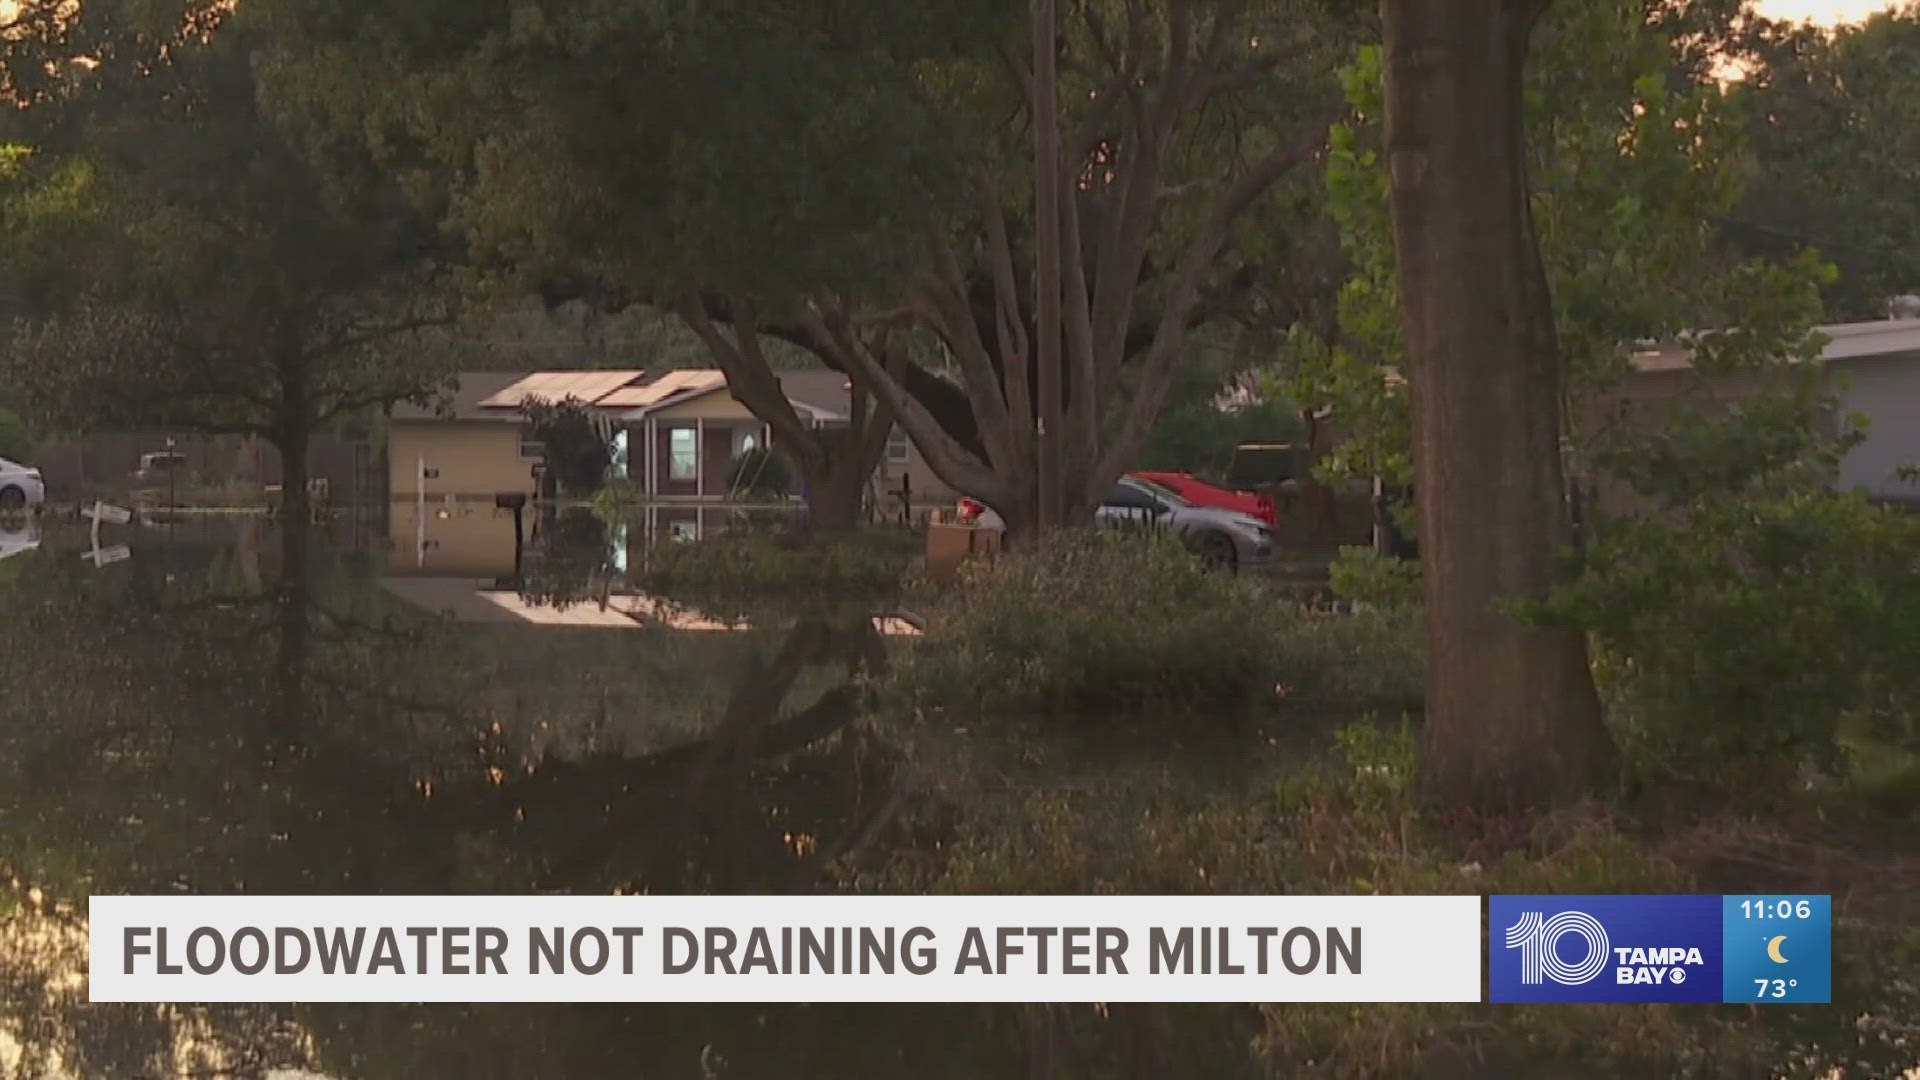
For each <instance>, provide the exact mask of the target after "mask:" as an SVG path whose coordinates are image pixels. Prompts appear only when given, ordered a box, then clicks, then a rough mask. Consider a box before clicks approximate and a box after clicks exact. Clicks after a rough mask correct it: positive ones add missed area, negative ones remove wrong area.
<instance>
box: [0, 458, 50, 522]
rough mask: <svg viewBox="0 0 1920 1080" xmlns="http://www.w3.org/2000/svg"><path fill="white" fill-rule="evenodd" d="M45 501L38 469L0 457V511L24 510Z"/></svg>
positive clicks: (43, 488)
mask: <svg viewBox="0 0 1920 1080" xmlns="http://www.w3.org/2000/svg"><path fill="white" fill-rule="evenodd" d="M45 501H47V486H46V484H44V483H42V482H41V480H40V470H39V469H36V468H33V467H31V466H28V465H22V464H20V463H19V462H17V461H8V460H7V459H6V458H0V513H4V512H8V511H13V512H18V511H21V510H25V509H26V508H27V507H29V506H38V505H40V504H41V503H43V502H45Z"/></svg>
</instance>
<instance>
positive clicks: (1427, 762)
mask: <svg viewBox="0 0 1920 1080" xmlns="http://www.w3.org/2000/svg"><path fill="white" fill-rule="evenodd" d="M1543 6H1544V0H1448V2H1442V0H1382V19H1383V23H1384V30H1385V62H1386V91H1387V94H1386V100H1387V153H1388V167H1389V176H1390V187H1391V200H1392V209H1393V231H1394V248H1395V252H1396V257H1397V264H1398V273H1399V287H1400V304H1401V316H1402V322H1403V325H1404V328H1405V333H1406V352H1407V360H1408V369H1409V370H1408V376H1409V383H1410V389H1411V392H1412V403H1413V458H1414V467H1415V477H1416V479H1415V482H1414V491H1415V495H1416V499H1417V506H1418V512H1419V518H1420V541H1421V542H1420V552H1421V557H1422V562H1423V564H1424V569H1425V574H1426V582H1427V586H1426V588H1427V650H1428V657H1427V668H1428V673H1427V719H1426V734H1425V748H1424V754H1423V757H1422V762H1421V774H1422V775H1421V781H1422V784H1423V786H1424V788H1425V789H1426V790H1427V792H1428V793H1429V795H1431V796H1432V797H1435V798H1436V799H1438V800H1441V801H1442V802H1444V803H1445V804H1447V805H1449V806H1453V807H1458V808H1462V809H1481V810H1493V811H1499V810H1509V809H1519V808H1523V807H1526V806H1531V805H1536V804H1538V803H1541V802H1543V801H1546V800H1548V799H1551V798H1554V797H1557V796H1564V795H1568V794H1574V793H1577V792H1579V791H1582V790H1585V789H1587V788H1589V787H1590V786H1591V785H1592V783H1593V782H1594V781H1595V780H1596V778H1597V777H1598V776H1599V774H1600V772H1601V771H1602V769H1603V768H1604V767H1605V765H1606V763H1607V761H1608V758H1609V756H1610V745H1609V741H1608V738H1607V734H1606V730H1605V727H1604V726H1603V724H1602V720H1601V714H1600V706H1599V701H1598V698H1597V696H1596V694H1595V693H1594V687H1593V678H1592V674H1591V672H1590V671H1589V669H1588V666H1587V649H1586V639H1585V636H1584V634H1583V633H1582V632H1581V631H1579V630H1578V629H1574V628H1569V627H1550V626H1542V625H1535V624H1532V623H1529V622H1527V621H1524V620H1522V619H1520V618H1517V617H1515V616H1513V615H1511V614H1508V613H1506V612H1505V611H1503V605H1504V602H1506V601H1509V600H1524V599H1537V598H1540V597H1542V596H1544V595H1545V594H1546V593H1547V591H1548V590H1549V589H1550V588H1551V587H1552V584H1553V581H1554V575H1555V562H1556V559H1557V556H1558V552H1559V549H1560V547H1561V545H1562V544H1564V543H1565V542H1566V540H1567V539H1568V536H1569V525H1568V514H1567V505H1566V499H1565V491H1564V487H1563V476H1562V467H1561V460H1560V453H1561V447H1560V412H1559V400H1560V380H1561V363H1560V356H1559V347H1558V342H1557V340H1556V338H1555V334H1554V325H1553V311H1552V307H1551V304H1550V298H1549V296H1548V293H1547V287H1546V280H1545V276H1544V272H1543V270H1542V267H1541V263H1540V257H1539V249H1538V245H1537V242H1536V239H1535V237H1534V233H1533V227H1532V221H1531V214H1530V210H1529V207H1528V194H1527V181H1526V171H1525V170H1526V164H1525V157H1524V154H1523V140H1524V116H1523V111H1522V104H1523V99H1522V81H1521V80H1522V75H1523V72H1524V67H1525V61H1526V55H1527V47H1528V41H1529V38H1530V36H1531V32H1532V26H1533V23H1534V21H1535V20H1536V19H1537V18H1538V16H1539V13H1540V10H1541V8H1542V7H1543Z"/></svg>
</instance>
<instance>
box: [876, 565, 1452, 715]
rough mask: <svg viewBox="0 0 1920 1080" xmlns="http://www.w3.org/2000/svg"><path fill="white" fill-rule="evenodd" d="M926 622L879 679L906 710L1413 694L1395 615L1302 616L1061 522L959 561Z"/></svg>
mask: <svg viewBox="0 0 1920 1080" xmlns="http://www.w3.org/2000/svg"><path fill="white" fill-rule="evenodd" d="M930 622H931V629H930V630H929V635H928V637H927V639H926V640H925V641H924V642H922V643H920V644H918V645H917V646H915V647H914V648H913V649H912V650H911V652H910V654H909V655H908V656H906V657H905V658H903V659H902V661H901V663H900V665H899V667H898V669H897V671H896V672H895V674H894V676H893V678H892V681H891V684H890V686H889V687H888V693H889V694H890V695H892V697H893V700H894V701H895V702H896V703H897V705H898V706H899V707H901V708H904V709H908V710H912V711H917V712H927V711H936V710H937V711H942V712H947V713H952V714H957V715H960V716H963V717H972V716H976V715H978V716H988V717H1001V716H1024V715H1031V714H1035V713H1044V712H1053V713H1059V714H1063V715H1067V716H1071V717H1086V718H1091V717H1111V716H1115V715H1128V716H1138V715H1141V714H1160V713H1162V712H1163V711H1164V710H1166V709H1169V708H1172V709H1177V710H1179V711H1180V712H1181V713H1182V714H1191V713H1193V712H1195V711H1198V712H1200V713H1201V714H1203V715H1204V714H1208V713H1213V714H1215V715H1216V716H1217V717H1220V718H1226V719H1229V720H1230V719H1232V718H1235V717H1245V716H1247V715H1249V712H1250V710H1258V709H1264V708H1269V707H1272V706H1274V705H1276V704H1277V703H1279V702H1282V701H1285V702H1287V703H1289V704H1304V703H1317V704H1325V703H1327V702H1330V701H1331V702H1339V703H1347V702H1351V701H1354V700H1377V699H1381V698H1384V699H1386V700H1387V701H1388V702H1389V703H1391V704H1393V705H1396V706H1404V705H1407V704H1409V703H1410V701H1409V699H1411V703H1417V702H1418V700H1419V696H1420V691H1419V685H1420V667H1419V654H1418V645H1417V638H1414V637H1412V636H1411V635H1408V634H1406V633H1404V630H1405V629H1406V626H1405V623H1404V622H1403V621H1400V620H1392V619H1388V618H1386V617H1384V616H1378V615H1374V616H1364V617H1348V616H1320V617H1315V616H1311V615H1307V614H1305V613H1302V612H1300V611H1299V610H1297V609H1295V608H1293V607H1290V606H1287V605H1283V604H1281V603H1279V602H1277V601H1275V600H1273V599H1272V598H1271V597H1269V596H1267V595H1265V594H1264V593H1263V592H1262V591H1261V590H1260V589H1259V588H1258V587H1257V585H1256V584H1255V583H1253V582H1251V581H1248V580H1246V579H1242V578H1238V577H1234V576H1232V575H1225V574H1218V573H1212V572H1209V571H1207V570H1206V569H1205V568H1204V567H1203V566H1202V565H1201V563H1200V561H1199V560H1198V559H1196V558H1195V557H1194V555H1193V553H1192V552H1191V551H1190V550H1188V549H1187V548H1186V546H1185V545H1183V544H1182V543H1180V542H1179V541H1178V540H1177V539H1174V538H1171V537H1167V536H1162V535H1157V534H1152V533H1134V532H1132V531H1106V530H1083V531H1072V532H1067V533H1064V534H1062V535H1061V536H1059V537H1058V538H1056V539H1053V540H1050V541H1048V542H1047V543H1046V544H1045V545H1044V546H1042V547H1039V548H1037V549H1035V550H1030V551H1025V552H1016V553H1012V554H1008V555H1006V556H1004V557H1002V558H1000V559H998V560H996V561H994V562H991V563H985V564H976V565H971V566H969V567H968V568H967V569H966V570H965V571H963V578H962V581H961V582H960V584H959V585H958V586H957V587H955V588H954V589H953V590H952V591H951V592H950V593H949V594H948V596H947V597H946V598H945V599H944V601H943V602H942V603H941V604H940V605H939V606H938V607H936V608H935V610H934V612H933V613H932V615H931V616H930Z"/></svg>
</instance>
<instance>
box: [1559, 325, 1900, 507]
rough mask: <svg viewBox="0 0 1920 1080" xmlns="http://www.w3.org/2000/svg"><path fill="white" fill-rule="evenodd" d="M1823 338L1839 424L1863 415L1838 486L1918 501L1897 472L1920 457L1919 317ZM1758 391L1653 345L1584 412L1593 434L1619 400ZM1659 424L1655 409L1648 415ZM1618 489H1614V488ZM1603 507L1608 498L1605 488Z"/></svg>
mask: <svg viewBox="0 0 1920 1080" xmlns="http://www.w3.org/2000/svg"><path fill="white" fill-rule="evenodd" d="M1818 330H1819V332H1820V334H1821V335H1822V336H1824V337H1825V338H1826V339H1827V343H1826V345H1825V347H1824V349H1823V350H1822V353H1821V356H1820V361H1819V362H1820V364H1821V366H1822V368H1823V369H1824V371H1825V373H1826V375H1827V377H1828V381H1829V385H1830V387H1831V389H1832V392H1833V394H1834V396H1835V398H1836V399H1837V406H1838V408H1837V414H1838V415H1836V416H1835V417H1834V420H1835V422H1836V423H1838V422H1839V421H1841V420H1842V419H1843V418H1844V417H1850V416H1854V415H1859V416H1863V417H1865V418H1866V420H1867V425H1866V428H1865V431H1864V432H1863V434H1864V436H1865V437H1864V439H1863V441H1861V442H1860V444H1859V445H1857V446H1855V447H1854V448H1853V450H1852V451H1851V452H1849V453H1848V454H1847V456H1846V457H1845V458H1844V459H1842V461H1841V463H1840V476H1839V479H1838V485H1839V486H1840V487H1841V488H1843V489H1846V490H1855V489H1858V490H1862V491H1864V492H1866V494H1868V495H1869V496H1871V497H1874V498H1878V499H1884V500H1888V501H1895V502H1920V486H1916V485H1914V484H1912V483H1910V482H1907V481H1904V480H1900V479H1898V478H1897V477H1896V476H1895V475H1894V471H1895V469H1896V468H1897V467H1898V466H1901V465H1907V464H1914V463H1917V462H1920V319H1880V320H1875V321H1872V322H1858V323H1840V324H1836V325H1831V326H1822V327H1819V328H1818ZM1759 388H1760V382H1759V379H1758V377H1757V376H1752V375H1747V376H1738V377H1713V378H1702V377H1700V376H1699V375H1698V374H1697V373H1696V372H1695V371H1694V370H1693V361H1692V356H1691V354H1690V353H1689V352H1688V351H1687V350H1686V349H1684V348H1682V347H1679V346H1672V345H1669V346H1662V347H1658V348H1650V349H1647V350H1645V351H1643V352H1641V353H1639V354H1637V355H1636V356H1635V357H1634V358H1633V371H1632V373H1631V374H1630V375H1629V376H1628V377H1627V379H1626V380H1625V382H1624V383H1623V384H1622V386H1621V387H1620V389H1619V390H1618V391H1617V392H1616V394H1615V395H1614V396H1613V397H1612V398H1611V399H1609V400H1607V401H1603V402H1599V403H1596V405H1595V407H1594V409H1593V411H1592V413H1591V414H1590V415H1589V416H1588V417H1587V419H1586V421H1585V423H1586V425H1587V433H1588V434H1589V435H1590V434H1591V433H1592V432H1593V431H1594V430H1596V429H1597V426H1598V425H1599V424H1600V423H1602V422H1604V417H1605V416H1606V414H1607V413H1608V412H1609V410H1610V409H1611V408H1612V407H1613V406H1614V405H1615V404H1616V403H1618V402H1620V401H1623V400H1624V401H1625V402H1627V403H1628V404H1629V405H1645V404H1651V403H1657V402H1660V401H1684V402H1689V403H1692V404H1695V405H1701V406H1706V407H1709V408H1710V407H1713V406H1714V405H1716V404H1720V405H1725V404H1730V403H1732V402H1734V401H1737V400H1739V399H1740V398H1742V397H1744V396H1746V395H1748V394H1751V393H1754V392H1755V391H1756V390H1758V389H1759ZM1648 419H1652V420H1654V421H1655V422H1657V410H1654V411H1653V412H1652V414H1650V415H1649V416H1648ZM1615 494H1617V493H1615ZM1602 501H1603V504H1604V503H1607V502H1610V501H1612V500H1611V499H1610V498H1609V497H1608V495H1607V493H1604V492H1603V493H1602Z"/></svg>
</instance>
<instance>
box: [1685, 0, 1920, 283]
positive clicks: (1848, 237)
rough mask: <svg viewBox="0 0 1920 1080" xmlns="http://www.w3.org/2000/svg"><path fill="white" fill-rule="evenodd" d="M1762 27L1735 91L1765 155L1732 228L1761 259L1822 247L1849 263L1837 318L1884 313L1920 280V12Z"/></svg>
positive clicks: (1733, 242) (1758, 157)
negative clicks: (1916, 107) (1917, 105)
mask: <svg viewBox="0 0 1920 1080" xmlns="http://www.w3.org/2000/svg"><path fill="white" fill-rule="evenodd" d="M1755 37H1756V38H1757V40H1756V41H1754V42H1753V43H1752V54H1751V55H1750V57H1749V59H1748V67H1749V68H1750V71H1749V73H1748V76H1747V77H1746V78H1745V79H1743V80H1741V81H1740V82H1738V83H1735V84H1734V85H1733V86H1732V88H1731V89H1730V91H1729V97H1730V100H1731V102H1732V104H1733V105H1735V106H1736V107H1737V108H1738V109H1739V111H1740V112H1739V115H1740V118H1741V121H1742V122H1743V126H1744V128H1745V131H1746V133H1747V137H1748V140H1749V142H1750V144H1751V146H1752V149H1753V160H1752V163H1751V164H1750V165H1749V167H1748V170H1747V173H1746V180H1747V187H1746V191H1745V192H1744V194H1743V195H1742V197H1741V199H1740V201H1739V203H1738V205H1737V206H1735V207H1734V208H1732V211H1731V213H1729V214H1728V215H1727V219H1726V220H1725V221H1724V222H1723V223H1722V224H1721V227H1720V229H1719V234H1720V237H1721V238H1722V240H1723V241H1724V242H1725V243H1726V244H1727V246H1728V247H1729V248H1731V249H1732V250H1733V251H1735V252H1737V253H1740V254H1743V255H1748V256H1756V257H1761V258H1772V259H1779V258H1783V257H1784V256H1786V255H1788V254H1790V253H1791V252H1793V251H1794V250H1796V249H1798V248H1802V247H1813V248H1817V249H1818V250H1819V251H1820V253H1821V255H1822V256H1823V257H1825V258H1827V259H1830V260H1832V261H1833V262H1834V263H1835V264H1836V266H1837V267H1838V268H1839V273H1838V275H1837V276H1836V277H1835V278H1834V279H1833V280H1831V281H1829V282H1828V283H1827V287H1826V289H1825V298H1826V306H1827V315H1828V317H1829V318H1830V319H1831V320H1832V321H1845V320H1849V319H1874V318H1880V317H1882V316H1883V315H1885V313H1886V309H1885V307H1884V303H1885V301H1886V299H1887V298H1888V297H1890V296H1894V295H1897V294H1903V293H1911V292H1914V291H1915V290H1916V289H1920V248H1916V246H1915V245H1914V244H1913V242H1912V240H1911V238H1912V237H1913V236H1915V235H1916V234H1920V194H1917V193H1916V190H1915V186H1914V183H1913V174H1912V169H1913V162H1914V161H1915V160H1920V120H1916V118H1915V116H1914V113H1913V109H1912V107H1911V106H1912V103H1913V102H1914V101H1915V100H1917V99H1920V10H1916V9H1915V8H1913V7H1912V6H1907V7H1905V8H1904V9H1897V10H1890V11H1884V12H1879V13H1876V14H1874V15H1873V16H1872V17H1871V18H1868V19H1867V20H1865V21H1864V22H1863V23H1861V24H1859V25H1853V26H1842V27H1838V28H1834V29H1832V30H1828V29H1827V28H1818V27H1811V26H1802V27H1792V26H1786V25H1772V26H1768V27H1766V28H1764V30H1763V32H1761V33H1759V34H1757V35H1755Z"/></svg>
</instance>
